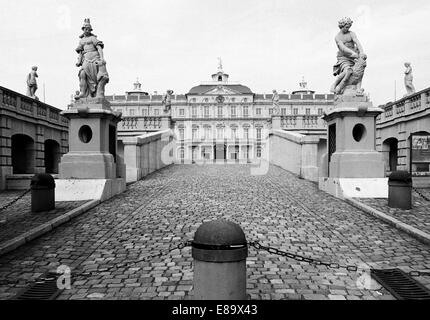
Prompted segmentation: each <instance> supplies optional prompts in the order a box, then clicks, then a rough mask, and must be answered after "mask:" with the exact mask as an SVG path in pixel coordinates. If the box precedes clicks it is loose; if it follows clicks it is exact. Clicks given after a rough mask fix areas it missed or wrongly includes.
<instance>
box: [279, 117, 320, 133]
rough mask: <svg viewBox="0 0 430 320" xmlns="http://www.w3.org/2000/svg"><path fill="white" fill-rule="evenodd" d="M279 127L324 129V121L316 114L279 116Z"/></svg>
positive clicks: (286, 128)
mask: <svg viewBox="0 0 430 320" xmlns="http://www.w3.org/2000/svg"><path fill="white" fill-rule="evenodd" d="M281 128H282V129H285V130H288V129H296V130H300V129H321V130H324V129H326V122H325V121H324V120H323V119H321V116H318V115H296V116H294V115H288V116H285V115H283V116H281Z"/></svg>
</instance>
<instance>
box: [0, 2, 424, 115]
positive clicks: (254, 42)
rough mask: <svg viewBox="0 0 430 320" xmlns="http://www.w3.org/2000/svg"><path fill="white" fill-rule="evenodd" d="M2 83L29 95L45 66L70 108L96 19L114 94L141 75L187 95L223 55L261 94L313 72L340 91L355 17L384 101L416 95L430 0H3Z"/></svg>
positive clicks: (372, 81) (371, 76)
mask: <svg viewBox="0 0 430 320" xmlns="http://www.w3.org/2000/svg"><path fill="white" fill-rule="evenodd" d="M0 8H1V11H0V21H1V25H2V27H1V29H0V43H1V49H2V50H1V60H0V85H1V86H4V87H7V88H10V89H12V90H15V91H18V92H21V93H25V92H26V84H25V79H26V76H27V74H28V73H29V71H30V69H31V66H33V65H37V66H38V67H39V70H38V73H39V79H38V85H39V90H38V91H37V92H36V95H38V96H39V98H40V99H41V100H42V101H43V83H45V86H46V102H47V103H49V104H51V105H53V106H55V107H57V108H60V109H64V108H65V107H66V105H67V104H68V103H69V102H70V96H71V94H72V93H74V92H75V91H76V90H77V89H78V78H77V75H78V68H77V67H76V66H75V63H76V59H77V55H76V52H75V49H76V47H77V45H78V42H79V35H80V34H81V26H82V23H83V20H84V18H87V17H88V18H90V19H91V24H92V26H93V29H94V31H93V32H94V34H96V35H97V36H98V38H99V39H100V40H102V41H103V42H104V43H105V58H106V61H107V68H108V72H109V76H110V83H109V84H108V85H107V86H106V94H113V93H115V94H124V92H125V91H127V90H131V89H132V87H133V85H132V84H133V82H134V81H135V80H136V77H139V80H140V82H141V83H142V87H143V89H144V90H145V91H147V92H153V91H158V92H159V93H162V92H165V90H166V89H173V90H174V91H175V93H187V92H188V90H189V89H190V88H191V87H193V86H195V85H198V84H200V82H202V81H209V80H210V75H211V74H212V73H215V72H216V70H217V57H218V56H220V57H222V60H223V67H224V71H225V72H226V73H228V74H230V80H231V81H234V80H237V81H240V82H241V83H242V84H243V85H246V86H249V87H250V88H251V90H253V92H255V93H270V92H271V91H272V89H277V90H278V92H282V91H283V90H286V91H287V92H291V91H293V90H295V89H297V87H298V83H299V81H300V80H301V78H302V76H304V77H305V79H306V80H307V81H308V84H309V87H310V88H311V89H313V90H316V91H317V92H319V93H328V92H329V90H330V85H331V84H332V82H333V81H334V77H333V75H332V67H333V65H334V64H335V62H336V52H337V48H336V45H335V43H334V37H335V35H336V33H337V32H338V31H339V29H338V27H337V21H338V20H339V19H340V18H341V17H343V16H349V17H351V18H352V19H353V21H354V24H353V27H352V29H351V30H353V31H355V32H356V34H357V36H358V38H359V40H360V41H361V43H362V45H363V47H364V50H365V52H366V53H367V55H368V67H367V70H366V73H365V78H364V81H363V87H364V88H365V90H366V92H368V93H370V96H371V98H372V100H373V103H374V104H375V105H379V104H382V103H386V102H388V101H390V100H393V99H394V81H397V98H399V97H401V96H403V94H404V93H405V89H404V85H403V72H404V66H403V63H404V62H405V61H410V62H411V63H412V67H413V71H414V84H415V87H416V89H417V90H421V89H424V88H426V87H428V86H429V79H430V37H429V26H430V22H429V19H430V18H429V13H430V1H428V0H409V1H406V0H378V1H374V0H360V1H356V0H348V1H345V0H323V1H321V0H264V1H263V0H258V1H257V0H234V1H233V0H216V1H206V0H157V1H154V0H152V1H142V0H121V1H112V0H109V1H101V0H94V1H91V2H90V1H88V0H78V1H77V0H73V1H68V0H36V1H35V0H32V1H30V0H19V1H11V0H0Z"/></svg>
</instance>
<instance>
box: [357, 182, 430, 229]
mask: <svg viewBox="0 0 430 320" xmlns="http://www.w3.org/2000/svg"><path fill="white" fill-rule="evenodd" d="M418 190H419V191H420V193H421V194H422V195H423V196H424V197H426V198H427V199H430V189H423V188H420V189H418ZM356 200H358V201H360V202H362V203H364V204H367V205H368V206H370V207H372V208H374V209H376V210H379V211H381V212H383V213H385V214H388V215H389V216H392V217H393V218H396V219H398V220H400V221H401V222H403V223H406V224H408V225H410V226H413V227H415V228H417V229H420V230H421V231H423V232H426V233H429V234H430V201H428V200H425V199H424V198H423V197H422V196H420V195H419V194H418V193H417V192H416V191H413V192H412V209H411V210H402V209H397V208H390V207H389V206H388V200H387V199H356Z"/></svg>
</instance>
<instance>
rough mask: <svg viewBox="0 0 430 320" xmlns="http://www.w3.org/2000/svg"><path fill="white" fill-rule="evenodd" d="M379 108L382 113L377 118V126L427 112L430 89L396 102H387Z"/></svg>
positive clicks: (429, 107) (429, 102)
mask: <svg viewBox="0 0 430 320" xmlns="http://www.w3.org/2000/svg"><path fill="white" fill-rule="evenodd" d="M380 108H382V109H383V110H384V113H382V114H381V116H379V117H378V118H377V124H380V123H384V122H387V121H392V120H395V119H397V118H401V117H403V116H409V115H413V114H415V113H418V112H422V111H424V110H429V109H430V88H427V89H424V90H421V91H420V92H417V93H414V94H411V95H409V96H406V97H403V98H402V99H400V100H398V101H395V102H389V103H387V104H386V105H383V106H380Z"/></svg>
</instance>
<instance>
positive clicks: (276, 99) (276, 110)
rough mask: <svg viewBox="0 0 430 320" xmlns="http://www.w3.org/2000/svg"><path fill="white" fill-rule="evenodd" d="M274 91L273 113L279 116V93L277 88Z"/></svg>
mask: <svg viewBox="0 0 430 320" xmlns="http://www.w3.org/2000/svg"><path fill="white" fill-rule="evenodd" d="M272 92H273V95H272V105H273V115H274V116H279V114H280V109H279V94H278V92H277V91H276V90H273V91H272Z"/></svg>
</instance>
